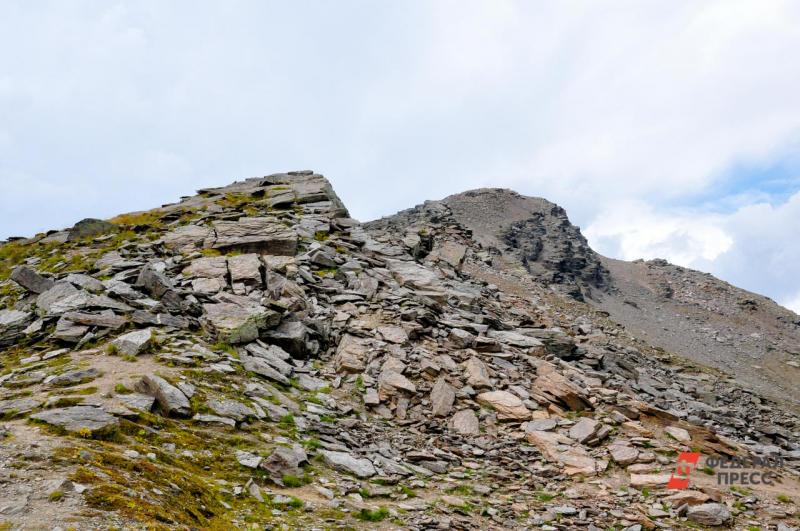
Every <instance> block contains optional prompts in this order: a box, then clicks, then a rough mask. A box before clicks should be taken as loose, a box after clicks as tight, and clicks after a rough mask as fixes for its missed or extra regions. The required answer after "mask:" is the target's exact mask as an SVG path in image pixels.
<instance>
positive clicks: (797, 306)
mask: <svg viewBox="0 0 800 531" xmlns="http://www.w3.org/2000/svg"><path fill="white" fill-rule="evenodd" d="M783 305H784V306H785V307H787V308H789V309H790V310H792V311H793V312H794V313H796V314H798V315H800V293H798V294H797V296H795V297H794V298H793V299H789V300H787V301H786V302H785V303H784V304H783Z"/></svg>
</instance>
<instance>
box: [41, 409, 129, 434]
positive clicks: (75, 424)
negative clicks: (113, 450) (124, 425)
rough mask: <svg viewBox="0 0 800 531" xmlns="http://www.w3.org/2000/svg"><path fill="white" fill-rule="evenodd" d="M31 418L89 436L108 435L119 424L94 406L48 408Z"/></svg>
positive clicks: (114, 418) (115, 419) (111, 416)
mask: <svg viewBox="0 0 800 531" xmlns="http://www.w3.org/2000/svg"><path fill="white" fill-rule="evenodd" d="M31 418H32V419H34V420H38V421H40V422H44V423H45V424H49V425H51V426H56V427H59V428H62V429H64V430H66V431H68V432H71V433H77V434H79V435H81V436H90V437H103V436H105V435H110V434H111V433H113V432H114V431H115V430H116V428H117V426H118V425H119V421H118V420H117V418H116V417H114V416H113V415H109V414H108V413H106V412H105V411H104V410H103V409H101V408H99V407H94V406H72V407H65V408H59V409H50V410H48V411H42V412H41V413H36V414H34V415H31Z"/></svg>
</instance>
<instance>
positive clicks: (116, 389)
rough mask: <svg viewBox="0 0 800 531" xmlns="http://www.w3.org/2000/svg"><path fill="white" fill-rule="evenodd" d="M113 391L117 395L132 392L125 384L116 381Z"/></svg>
mask: <svg viewBox="0 0 800 531" xmlns="http://www.w3.org/2000/svg"><path fill="white" fill-rule="evenodd" d="M114 392H115V393H117V394H118V395H129V394H131V393H133V391H132V390H131V389H128V388H127V387H126V386H125V384H121V383H118V384H117V385H115V386H114Z"/></svg>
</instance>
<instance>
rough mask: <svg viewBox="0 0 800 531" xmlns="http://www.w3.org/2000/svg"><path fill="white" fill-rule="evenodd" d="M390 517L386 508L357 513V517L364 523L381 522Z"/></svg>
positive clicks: (363, 510)
mask: <svg viewBox="0 0 800 531" xmlns="http://www.w3.org/2000/svg"><path fill="white" fill-rule="evenodd" d="M388 516H389V510H388V509H387V508H386V507H379V508H377V509H374V510H370V509H361V510H360V511H359V512H357V513H356V515H355V517H356V518H358V519H359V520H362V521H364V522H380V521H381V520H384V519H385V518H387V517H388Z"/></svg>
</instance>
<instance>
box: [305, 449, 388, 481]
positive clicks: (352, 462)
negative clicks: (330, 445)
mask: <svg viewBox="0 0 800 531" xmlns="http://www.w3.org/2000/svg"><path fill="white" fill-rule="evenodd" d="M319 454H320V455H321V456H322V459H323V460H324V461H325V463H326V464H327V465H328V466H330V467H331V468H334V469H336V470H339V471H340V472H346V473H348V474H353V475H354V476H356V477H359V478H362V479H364V478H369V477H372V476H374V475H375V473H376V472H375V466H373V464H372V462H371V461H370V460H369V459H364V458H358V457H354V456H353V455H351V454H349V453H347V452H334V451H330V450H320V451H319Z"/></svg>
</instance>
